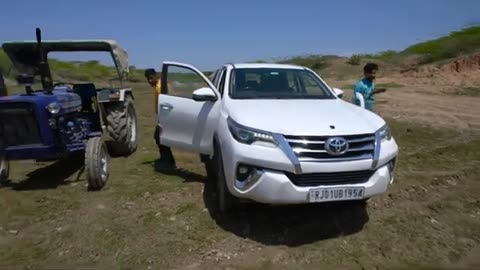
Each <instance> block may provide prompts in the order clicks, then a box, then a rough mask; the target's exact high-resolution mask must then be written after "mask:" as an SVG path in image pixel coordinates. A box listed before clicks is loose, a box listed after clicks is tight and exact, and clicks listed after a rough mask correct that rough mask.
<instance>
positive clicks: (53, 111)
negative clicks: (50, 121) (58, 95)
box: [47, 102, 62, 114]
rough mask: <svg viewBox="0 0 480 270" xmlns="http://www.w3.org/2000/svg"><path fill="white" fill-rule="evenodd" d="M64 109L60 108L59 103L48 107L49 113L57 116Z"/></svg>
mask: <svg viewBox="0 0 480 270" xmlns="http://www.w3.org/2000/svg"><path fill="white" fill-rule="evenodd" d="M61 108H62V107H61V106H60V104H58V103H57V102H52V103H50V104H48V105H47V110H48V112H50V113H51V114H57V113H59V112H60V109H61Z"/></svg>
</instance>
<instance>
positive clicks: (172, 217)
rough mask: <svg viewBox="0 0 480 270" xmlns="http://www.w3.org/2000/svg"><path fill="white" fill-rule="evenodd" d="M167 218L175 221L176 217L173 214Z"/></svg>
mask: <svg viewBox="0 0 480 270" xmlns="http://www.w3.org/2000/svg"><path fill="white" fill-rule="evenodd" d="M168 220H170V221H175V220H177V218H176V217H175V216H171V217H170V218H169V219H168Z"/></svg>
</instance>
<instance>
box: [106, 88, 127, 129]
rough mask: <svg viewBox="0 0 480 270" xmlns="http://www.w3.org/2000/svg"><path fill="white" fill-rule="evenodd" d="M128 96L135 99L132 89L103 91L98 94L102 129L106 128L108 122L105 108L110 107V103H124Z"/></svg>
mask: <svg viewBox="0 0 480 270" xmlns="http://www.w3.org/2000/svg"><path fill="white" fill-rule="evenodd" d="M126 96H131V97H132V99H135V97H134V96H133V92H132V88H122V89H102V90H100V91H98V92H97V102H98V109H99V112H100V120H101V126H102V129H105V128H106V126H105V125H106V122H107V111H106V108H105V106H108V103H112V102H123V101H124V100H125V97H126Z"/></svg>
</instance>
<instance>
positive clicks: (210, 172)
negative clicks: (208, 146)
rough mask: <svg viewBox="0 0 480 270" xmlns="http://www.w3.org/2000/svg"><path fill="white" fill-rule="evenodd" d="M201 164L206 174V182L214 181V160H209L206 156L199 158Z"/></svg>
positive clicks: (215, 175) (215, 174)
mask: <svg viewBox="0 0 480 270" xmlns="http://www.w3.org/2000/svg"><path fill="white" fill-rule="evenodd" d="M200 158H201V160H202V162H203V163H204V165H205V172H206V173H207V181H209V182H210V181H215V180H216V178H217V173H216V171H215V164H214V159H210V157H209V156H208V155H201V156H200Z"/></svg>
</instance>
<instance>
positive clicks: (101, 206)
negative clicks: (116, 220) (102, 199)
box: [97, 204, 105, 210]
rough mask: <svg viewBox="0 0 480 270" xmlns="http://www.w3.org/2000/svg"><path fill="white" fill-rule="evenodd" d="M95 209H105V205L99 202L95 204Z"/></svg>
mask: <svg viewBox="0 0 480 270" xmlns="http://www.w3.org/2000/svg"><path fill="white" fill-rule="evenodd" d="M97 209H100V210H103V209H105V205H103V204H99V205H97Z"/></svg>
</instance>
